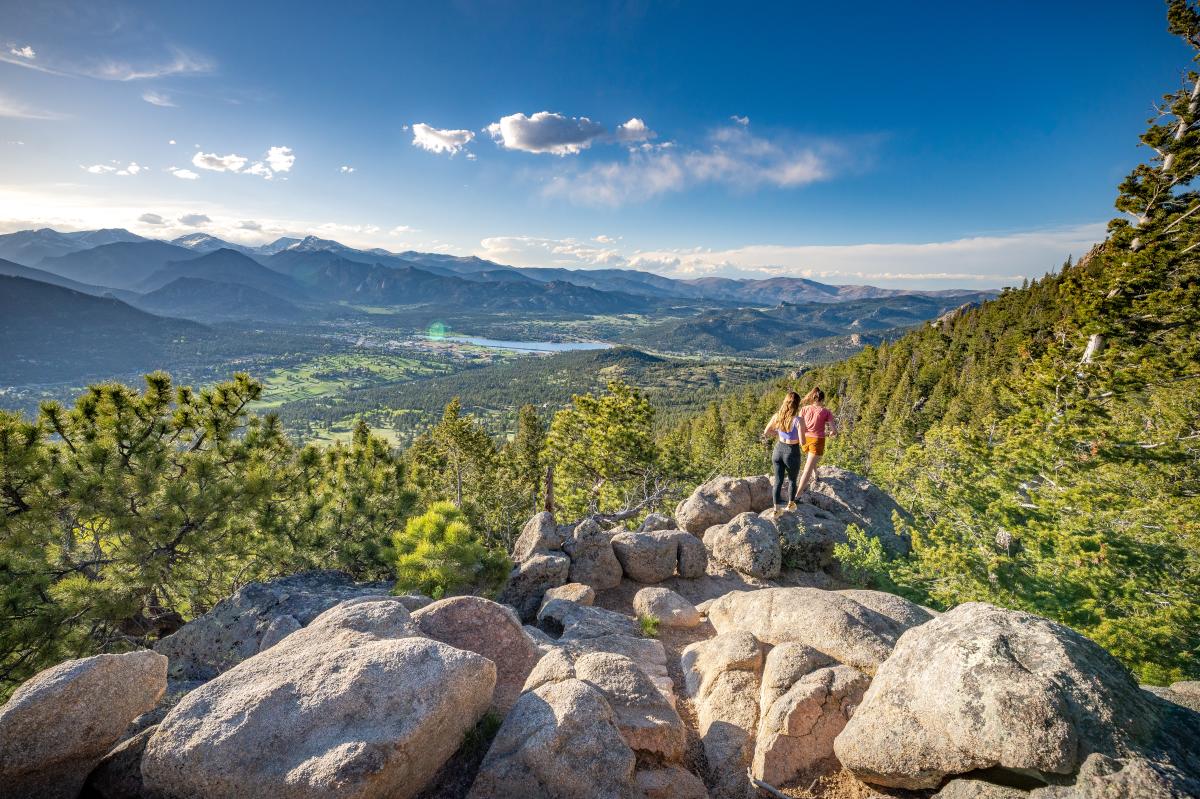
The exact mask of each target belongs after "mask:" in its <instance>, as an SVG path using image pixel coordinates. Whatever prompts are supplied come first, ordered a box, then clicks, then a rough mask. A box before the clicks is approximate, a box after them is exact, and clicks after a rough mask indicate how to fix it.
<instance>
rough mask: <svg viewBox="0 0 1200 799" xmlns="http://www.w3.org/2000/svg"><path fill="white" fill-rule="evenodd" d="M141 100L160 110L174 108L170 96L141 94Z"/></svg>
mask: <svg viewBox="0 0 1200 799" xmlns="http://www.w3.org/2000/svg"><path fill="white" fill-rule="evenodd" d="M142 99H143V100H145V101H146V102H148V103H150V105H157V106H159V107H160V108H175V102H174V101H173V100H172V99H171V97H170V95H166V94H162V93H161V92H156V91H145V92H142Z"/></svg>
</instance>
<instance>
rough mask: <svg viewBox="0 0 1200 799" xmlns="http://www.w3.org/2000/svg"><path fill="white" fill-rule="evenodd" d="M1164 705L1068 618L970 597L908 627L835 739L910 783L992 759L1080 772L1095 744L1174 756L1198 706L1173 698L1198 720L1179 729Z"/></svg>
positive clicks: (1056, 773)
mask: <svg viewBox="0 0 1200 799" xmlns="http://www.w3.org/2000/svg"><path fill="white" fill-rule="evenodd" d="M1166 707H1168V706H1166V705H1165V704H1163V703H1161V702H1159V700H1157V699H1155V698H1154V697H1152V696H1150V695H1149V694H1147V693H1146V692H1144V691H1142V690H1141V689H1140V688H1139V687H1138V685H1137V683H1136V682H1135V681H1134V680H1133V678H1132V677H1131V676H1130V674H1129V672H1128V671H1127V670H1126V669H1125V668H1124V667H1123V666H1121V665H1120V664H1119V663H1118V662H1117V661H1116V660H1115V659H1114V658H1113V657H1112V656H1111V655H1109V654H1108V653H1107V652H1105V651H1104V650H1103V649H1101V648H1100V647H1099V646H1097V645H1096V644H1095V643H1093V642H1091V641H1089V640H1088V639H1086V638H1084V637H1083V636H1081V635H1079V634H1078V633H1076V632H1074V631H1072V630H1070V629H1069V628H1067V627H1064V626H1062V625H1060V624H1056V623H1055V622H1052V621H1049V620H1048V619H1044V618H1041V617H1039V616H1034V615H1032V614H1029V613H1023V612H1020V611H1011V610H1003V609H1000V608H997V607H994V606H992V605H988V604H985V603H967V604H964V605H960V606H958V607H956V608H954V609H953V610H951V611H949V612H947V613H945V614H942V615H941V616H939V617H938V618H936V619H934V620H933V621H930V622H927V623H926V624H923V625H921V626H919V627H915V628H913V629H911V630H909V631H908V632H906V633H905V634H904V635H903V636H902V637H901V638H900V639H899V642H898V643H897V644H896V647H895V651H894V652H893V653H892V655H891V657H890V658H888V659H887V660H886V661H885V662H884V663H883V664H882V665H881V666H880V667H879V669H878V673H877V674H876V675H875V679H874V681H873V682H872V684H871V687H870V688H869V689H868V690H867V692H866V695H865V696H864V698H863V701H862V703H861V705H860V706H859V708H858V710H857V711H856V712H855V714H854V716H853V717H852V718H851V720H850V722H849V724H848V725H847V726H846V729H845V730H844V731H843V732H842V734H841V735H839V736H838V738H837V741H836V744H835V750H836V753H837V756H838V758H839V760H841V762H842V764H843V765H845V766H846V767H847V768H848V769H850V770H851V771H852V772H854V773H855V774H856V775H857V776H859V777H860V778H862V779H865V780H867V781H869V782H874V783H878V784H881V785H889V786H896V787H903V788H932V787H935V786H937V785H938V784H939V783H940V782H941V781H942V780H943V779H945V778H946V777H947V776H952V775H955V774H964V773H967V772H971V771H974V770H977V769H988V768H1002V769H1012V770H1022V771H1025V772H1030V773H1040V774H1042V775H1045V779H1046V780H1047V781H1050V782H1053V781H1056V778H1061V777H1063V776H1068V775H1072V774H1074V773H1075V772H1077V771H1078V770H1079V769H1080V767H1081V766H1082V765H1083V761H1084V759H1085V758H1086V757H1087V756H1088V755H1090V754H1098V755H1103V756H1105V757H1109V758H1115V759H1117V760H1128V759H1136V758H1142V757H1148V758H1150V759H1160V760H1162V761H1163V762H1164V763H1166V764H1167V765H1168V766H1169V767H1171V768H1175V767H1178V766H1179V763H1178V761H1173V760H1172V753H1171V751H1169V750H1171V749H1172V748H1174V749H1176V750H1177V749H1178V747H1177V746H1176V747H1172V746H1170V745H1169V742H1166V741H1165V740H1164V736H1165V737H1170V736H1171V735H1175V736H1178V735H1184V734H1188V733H1189V732H1190V733H1191V734H1200V732H1191V730H1196V731H1200V726H1196V725H1195V723H1194V720H1195V719H1196V718H1198V717H1196V716H1195V714H1190V713H1189V711H1186V710H1184V709H1182V708H1175V709H1174V710H1173V712H1177V713H1178V714H1180V718H1183V714H1188V715H1190V716H1191V717H1192V722H1191V728H1190V730H1189V731H1187V732H1185V731H1183V730H1179V731H1177V732H1176V733H1171V732H1170V730H1169V725H1167V724H1165V719H1166V718H1167V716H1166V715H1165V710H1164V708H1166ZM1193 740H1194V739H1193ZM1192 759H1193V760H1195V757H1193V758H1192ZM1196 765H1197V764H1196V763H1194V762H1193V763H1192V764H1191V765H1190V768H1195V767H1196ZM1183 768H1184V769H1185V770H1186V769H1187V768H1189V766H1187V765H1186V764H1185V765H1184V766H1183ZM1071 795H1074V794H1071ZM1089 795H1090V794H1089ZM1095 795H1116V794H1112V793H1109V794H1102V793H1097V794H1095Z"/></svg>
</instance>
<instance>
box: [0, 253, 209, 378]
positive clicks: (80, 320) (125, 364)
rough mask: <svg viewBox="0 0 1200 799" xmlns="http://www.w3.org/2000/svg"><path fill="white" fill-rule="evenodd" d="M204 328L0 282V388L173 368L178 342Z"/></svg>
mask: <svg viewBox="0 0 1200 799" xmlns="http://www.w3.org/2000/svg"><path fill="white" fill-rule="evenodd" d="M205 333H206V329H205V327H204V326H202V325H199V324H196V323H195V322H188V321H184V320H182V319H169V318H165V317H161V316H155V315H153V314H149V313H146V312H145V311H141V310H138V309H137V308H134V307H132V306H130V305H128V304H126V303H124V302H121V301H120V300H117V299H114V298H112V297H94V296H92V295H90V294H84V293H83V292H80V291H74V290H72V289H68V288H63V287H61V286H54V285H51V284H49V283H40V282H38V281H36V280H29V279H27V278H23V277H8V276H0V341H3V342H4V350H5V357H4V358H3V359H0V382H2V383H7V384H17V383H38V382H59V381H62V380H71V379H84V378H89V377H99V378H109V377H111V376H113V375H114V374H127V373H129V372H133V371H139V370H153V369H160V368H167V367H170V366H171V360H170V358H168V352H169V349H170V346H171V345H172V343H173V342H176V341H179V340H181V339H187V338H189V337H203V336H204V335H205Z"/></svg>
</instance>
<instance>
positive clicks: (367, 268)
mask: <svg viewBox="0 0 1200 799" xmlns="http://www.w3.org/2000/svg"><path fill="white" fill-rule="evenodd" d="M0 258H5V259H7V260H8V261H10V262H13V263H15V264H18V265H21V266H25V267H29V268H34V269H39V270H41V271H42V272H44V273H51V274H53V275H56V276H57V277H58V278H60V279H66V280H70V281H74V282H75V283H76V284H79V285H82V286H85V287H96V288H98V289H100V291H99V292H95V291H91V292H89V291H88V289H86V288H84V289H81V288H79V287H78V286H70V287H72V288H76V290H83V291H85V293H101V294H103V293H111V294H112V295H113V296H118V297H120V296H122V295H121V294H119V293H118V292H136V293H137V294H143V293H148V292H153V291H157V290H158V289H161V288H163V287H165V286H166V285H168V284H169V283H171V282H173V281H174V280H176V279H178V278H181V277H187V278H194V279H197V280H201V281H206V282H205V283H203V284H200V283H195V284H192V288H193V289H195V290H198V291H201V292H202V293H212V292H227V291H228V290H227V289H221V288H219V286H220V284H228V285H238V286H245V287H250V288H254V289H257V290H259V291H262V292H265V293H267V294H270V295H272V296H274V297H276V298H277V299H280V300H283V301H285V302H288V303H299V304H301V305H304V304H309V305H322V304H328V303H331V302H333V303H345V304H349V305H372V306H377V305H384V306H429V307H434V308H438V307H444V308H446V309H447V310H454V309H463V308H471V309H478V310H481V311H505V312H509V311H511V312H521V311H527V312H535V313H540V312H547V313H571V314H608V313H646V312H653V311H664V310H669V309H671V308H683V309H686V308H712V307H717V308H720V307H725V308H736V307H746V306H753V307H762V306H766V307H774V306H777V305H779V304H780V303H830V304H833V303H845V302H853V301H858V300H872V299H889V298H897V297H934V298H940V299H946V298H956V297H962V296H967V295H970V296H971V297H972V298H974V297H975V296H976V295H978V294H980V292H974V291H969V290H955V289H952V290H948V291H914V290H907V289H884V288H879V287H875V286H854V285H849V286H846V285H827V284H824V283H819V282H817V281H814V280H809V279H806V278H798V277H777V278H767V279H757V280H756V279H733V278H722V277H705V278H696V279H690V280H680V279H675V278H668V277H663V276H661V275H656V274H653V273H650V272H642V271H639V270H636V269H564V268H557V267H514V266H509V265H506V264H500V263H496V262H494V261H489V260H487V259H484V258H479V257H476V256H465V257H464V256H454V255H447V254H442V253H422V252H416V251H407V252H401V253H393V252H389V251H387V250H382V249H372V250H360V249H355V248H353V247H348V246H346V245H344V244H341V243H340V242H337V241H332V240H330V239H321V238H318V237H315V236H308V237H305V238H291V237H284V238H281V239H278V240H276V241H273V242H271V243H269V244H265V245H261V246H258V247H249V246H244V245H240V244H234V243H230V242H227V241H223V240H222V239H219V238H217V237H215V236H212V235H209V234H207V233H192V234H188V235H186V236H181V237H179V238H177V239H175V240H173V241H171V242H164V241H159V240H156V239H146V238H143V237H141V236H137V235H135V234H133V233H130V232H129V231H127V230H122V229H109V230H95V231H83V232H75V233H61V232H58V231H54V230H51V229H49V228H42V229H40V230H26V231H20V232H17V233H11V234H7V235H0ZM6 274H11V272H6ZM23 276H26V277H33V279H37V277H35V276H33V275H31V274H25V275H23ZM47 282H55V281H53V280H47ZM123 298H124V299H131V296H130V295H129V294H126V295H124V297H123ZM187 305H188V309H186V311H187V313H192V314H195V313H198V310H197V309H199V308H204V307H214V304H213V303H205V302H200V303H196V302H189V303H187ZM161 310H162V312H163V313H176V314H178V315H185V309H184V308H183V306H182V305H180V306H179V307H171V306H169V305H163V306H161ZM214 318H215V317H205V318H203V319H201V321H212V320H213V319H214Z"/></svg>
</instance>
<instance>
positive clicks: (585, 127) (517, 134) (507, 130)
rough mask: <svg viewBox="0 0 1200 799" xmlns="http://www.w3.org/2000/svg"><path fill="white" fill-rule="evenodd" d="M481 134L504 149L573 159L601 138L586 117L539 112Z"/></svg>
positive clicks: (601, 129) (510, 117)
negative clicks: (572, 156)
mask: <svg viewBox="0 0 1200 799" xmlns="http://www.w3.org/2000/svg"><path fill="white" fill-rule="evenodd" d="M631 121H632V120H631ZM626 124H628V123H626ZM484 130H486V131H487V132H488V133H489V134H491V137H492V138H493V139H495V140H496V142H497V143H498V144H499V145H500V146H501V147H504V148H505V149H508V150H521V151H523V152H527V153H550V154H551V155H576V154H578V153H579V152H581V151H583V150H586V149H587V148H588V147H590V146H591V145H592V142H594V141H595V140H596V139H598V138H600V137H601V136H603V135H604V126H603V125H601V124H600V123H598V122H593V121H592V120H590V119H588V118H587V117H567V116H563V115H562V114H554V113H551V112H549V111H539V112H537V113H536V114H534V115H533V116H531V117H527V116H525V115H524V114H521V113H517V114H509V115H508V116H506V117H501V118H500V121H499V122H493V123H492V124H490V125H488V126H487V127H486V128H485V129H484Z"/></svg>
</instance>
